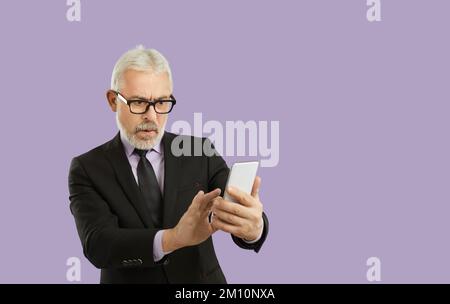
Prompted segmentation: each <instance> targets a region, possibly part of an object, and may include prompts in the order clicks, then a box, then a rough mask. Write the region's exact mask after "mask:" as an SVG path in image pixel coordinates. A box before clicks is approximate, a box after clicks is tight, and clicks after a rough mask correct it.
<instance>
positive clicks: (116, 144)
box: [106, 133, 153, 228]
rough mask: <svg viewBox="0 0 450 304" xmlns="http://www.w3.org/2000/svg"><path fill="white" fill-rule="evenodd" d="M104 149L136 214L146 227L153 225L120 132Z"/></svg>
mask: <svg viewBox="0 0 450 304" xmlns="http://www.w3.org/2000/svg"><path fill="white" fill-rule="evenodd" d="M106 150H107V151H106V157H107V158H108V160H109V161H110V162H111V165H112V167H113V168H114V171H115V173H116V177H117V180H118V181H119V183H120V185H121V186H122V188H123V191H124V192H125V194H126V195H127V197H128V199H129V200H130V201H131V203H132V204H133V206H134V208H135V209H136V212H137V214H138V215H139V217H140V218H141V220H142V222H143V223H144V225H145V226H146V227H147V228H150V227H153V223H152V220H151V218H150V215H149V211H148V209H147V208H146V206H145V203H144V198H143V197H142V194H141V192H140V190H139V187H138V185H137V183H136V180H135V178H134V175H133V171H131V166H130V163H129V162H128V159H127V156H126V155H125V150H124V147H123V144H122V141H121V140H120V133H118V134H117V135H116V137H114V139H113V140H112V141H110V144H109V145H108V146H107V148H106Z"/></svg>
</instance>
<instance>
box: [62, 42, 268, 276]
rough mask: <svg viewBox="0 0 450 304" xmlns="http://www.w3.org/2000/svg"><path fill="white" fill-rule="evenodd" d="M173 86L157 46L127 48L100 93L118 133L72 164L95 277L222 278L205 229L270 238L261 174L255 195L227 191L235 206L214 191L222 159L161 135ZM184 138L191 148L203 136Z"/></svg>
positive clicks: (252, 242) (75, 206)
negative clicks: (187, 150) (178, 150)
mask: <svg viewBox="0 0 450 304" xmlns="http://www.w3.org/2000/svg"><path fill="white" fill-rule="evenodd" d="M172 91H173V84H172V76H171V71H170V67H169V64H168V62H167V60H166V59H165V58H164V57H163V56H162V55H161V54H160V53H159V52H158V51H156V50H153V49H144V48H143V47H142V46H140V47H137V48H136V49H133V50H130V51H128V52H126V53H125V54H124V55H123V56H122V57H121V58H120V59H119V60H118V62H117V63H116V65H115V67H114V70H113V73H112V79H111V89H110V90H108V91H107V93H106V97H107V100H108V104H109V106H110V108H111V110H112V111H113V112H115V113H116V122H117V127H118V129H119V132H118V134H117V135H116V136H115V137H114V138H113V139H112V140H111V141H109V142H107V143H105V144H103V145H101V146H99V147H97V148H95V149H93V150H91V151H89V152H87V153H85V154H82V155H80V156H78V157H75V158H74V159H73V160H72V163H71V166H70V173H69V191H70V202H71V203H70V209H71V212H72V214H73V216H74V218H75V222H76V226H77V230H78V234H79V237H80V240H81V243H82V246H83V252H84V254H85V256H86V257H87V258H88V259H89V261H90V262H91V263H92V264H94V265H95V266H96V267H97V268H100V269H101V278H100V282H101V283H226V280H225V277H224V274H223V272H222V270H221V268H220V265H219V262H218V260H217V257H216V254H215V251H214V246H213V242H212V238H211V235H212V234H213V233H214V232H216V231H217V230H222V231H225V232H227V233H230V234H231V236H232V239H233V241H234V242H235V243H236V244H237V245H238V246H240V247H242V248H244V249H251V250H254V251H256V252H258V251H259V249H260V248H261V246H262V244H263V242H264V240H265V239H266V236H267V233H268V228H269V227H268V220H267V217H266V215H265V214H264V213H263V205H262V203H261V201H260V199H259V196H258V190H259V187H260V178H259V177H257V178H256V179H255V182H254V185H253V190H252V193H251V195H249V194H246V193H244V192H241V191H239V189H226V191H228V193H229V194H230V195H231V196H232V197H233V198H234V199H235V200H236V201H238V202H240V204H236V203H232V202H229V201H226V200H224V199H223V198H222V197H221V196H220V194H221V193H222V194H223V192H224V191H225V189H224V187H225V183H226V180H227V176H228V173H229V169H228V167H227V165H226V163H225V161H224V160H223V159H222V157H220V156H218V154H217V153H213V154H210V153H202V155H201V156H186V155H181V156H175V155H174V153H172V151H171V147H172V145H171V143H172V142H173V140H174V139H175V138H176V135H175V134H172V133H169V132H166V131H165V126H166V123H167V118H168V114H169V113H170V112H171V111H172V110H173V108H174V106H175V104H176V99H175V97H174V96H173V95H172ZM186 141H192V145H191V146H192V147H194V146H195V144H196V143H197V144H198V143H200V144H202V146H203V144H205V141H207V139H204V138H195V137H191V136H185V138H183V140H182V141H181V142H182V143H183V142H186ZM199 141H200V142H199ZM206 144H208V142H206ZM206 146H207V145H206ZM214 152H215V151H214ZM190 155H193V154H192V153H191V154H190ZM211 155H212V156H211ZM211 212H212V213H213V214H214V216H212V217H210V213H211Z"/></svg>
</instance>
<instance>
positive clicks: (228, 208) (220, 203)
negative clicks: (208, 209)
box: [212, 197, 252, 219]
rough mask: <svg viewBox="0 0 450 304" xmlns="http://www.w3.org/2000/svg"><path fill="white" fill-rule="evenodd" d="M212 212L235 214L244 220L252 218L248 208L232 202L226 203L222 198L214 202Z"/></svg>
mask: <svg viewBox="0 0 450 304" xmlns="http://www.w3.org/2000/svg"><path fill="white" fill-rule="evenodd" d="M212 210H213V212H216V211H217V210H222V211H224V212H228V213H231V214H234V215H236V216H238V217H241V218H244V219H249V218H251V215H252V213H251V211H250V210H249V209H248V207H245V206H242V205H240V204H236V203H233V202H230V201H226V200H224V199H223V198H221V197H219V198H217V199H215V200H214V202H213V205H212Z"/></svg>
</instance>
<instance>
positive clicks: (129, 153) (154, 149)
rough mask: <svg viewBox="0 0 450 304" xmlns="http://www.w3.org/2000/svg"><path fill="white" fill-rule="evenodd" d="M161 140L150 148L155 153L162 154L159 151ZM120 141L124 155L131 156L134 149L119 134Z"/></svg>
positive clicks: (123, 136)
mask: <svg viewBox="0 0 450 304" xmlns="http://www.w3.org/2000/svg"><path fill="white" fill-rule="evenodd" d="M161 139H162V138H161ZM161 139H160V140H159V141H158V142H157V143H156V144H155V146H154V147H153V148H152V150H153V151H155V152H156V153H158V154H161V152H162V151H161ZM120 140H121V141H122V144H123V146H124V148H125V153H126V155H127V157H130V156H131V154H133V152H134V149H135V148H134V147H133V146H132V145H131V144H130V142H129V141H128V139H127V138H126V137H125V135H123V134H122V132H120Z"/></svg>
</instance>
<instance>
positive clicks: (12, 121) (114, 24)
mask: <svg viewBox="0 0 450 304" xmlns="http://www.w3.org/2000/svg"><path fill="white" fill-rule="evenodd" d="M81 3H82V20H81V23H76V22H74V23H69V22H68V21H67V20H66V16H65V15H66V10H67V6H66V1H64V0H61V1H43V0H41V1H31V0H28V1H24V0H21V1H12V0H9V1H2V4H1V11H2V18H0V32H1V37H2V38H1V40H2V41H1V56H0V67H1V80H2V81H1V83H2V88H1V92H2V106H1V109H2V111H1V115H2V119H1V120H0V124H1V129H2V139H3V141H2V145H1V146H2V149H1V158H0V162H1V163H0V165H1V173H0V178H1V182H2V187H1V189H2V190H1V192H2V199H1V207H0V208H1V210H0V242H1V243H0V244H1V249H0V283H33V282H36V283H52V282H54V283H65V282H67V281H66V275H65V274H66V270H67V266H66V265H65V263H66V260H67V258H68V257H71V256H77V257H80V258H81V257H82V256H83V254H82V250H81V244H80V242H79V239H78V235H77V234H76V230H75V224H74V220H73V218H72V215H71V214H70V212H69V201H68V188H67V175H68V168H69V163H70V160H71V158H72V157H73V156H75V155H78V154H81V153H83V152H86V151H87V150H89V149H91V148H93V147H95V146H97V145H99V144H101V143H103V142H105V141H107V140H109V139H110V138H112V137H113V136H114V135H115V133H116V126H115V121H114V115H113V113H112V112H111V111H110V110H109V108H108V106H107V103H106V99H105V91H106V89H108V87H109V81H110V76H111V71H112V68H113V65H114V63H115V61H116V60H117V59H118V57H119V56H120V55H121V54H122V53H123V52H125V51H126V50H127V49H129V48H132V47H134V46H136V45H137V44H141V43H142V44H144V45H145V46H147V47H153V48H156V49H158V50H160V51H161V52H162V53H163V54H165V56H166V57H167V58H168V60H169V62H170V63H171V66H172V71H173V75H174V84H175V90H174V95H175V96H177V99H178V100H179V104H177V107H176V110H175V111H174V113H173V114H171V117H170V118H169V119H170V121H171V122H173V121H175V120H187V121H189V122H191V123H193V112H202V113H203V120H204V121H206V120H220V121H222V122H224V121H226V120H243V121H248V120H255V121H261V120H267V121H270V120H277V121H280V162H279V165H278V166H277V167H275V168H261V169H260V171H259V172H260V175H261V176H262V179H263V185H262V189H261V198H262V201H263V203H264V206H265V210H266V212H267V214H268V215H269V219H270V223H271V228H270V229H271V230H270V235H269V238H268V240H267V242H266V243H265V245H264V247H263V249H262V250H261V252H260V253H259V254H254V253H252V252H249V251H244V250H241V249H239V248H238V247H236V246H235V245H234V244H233V243H232V241H231V238H229V236H228V235H225V234H224V233H218V234H216V235H215V237H214V238H215V244H216V251H217V254H218V257H219V260H220V262H221V265H222V268H223V270H224V272H225V275H226V276H227V278H228V281H229V282H230V283H247V282H255V283H306V282H307V283H316V282H318V283H331V282H334V283H347V282H357V283H364V282H367V280H366V270H367V266H366V265H365V264H366V260H367V258H369V257H371V256H376V257H379V258H380V259H381V269H382V270H381V278H382V281H383V282H387V283H398V282H405V283H407V282H447V283H448V282H450V260H449V257H450V245H449V237H448V236H449V230H450V222H449V220H448V215H449V211H450V208H449V198H450V194H449V179H450V174H449V172H450V170H449V169H450V161H449V155H450V151H449V150H450V145H449V142H448V130H449V127H450V120H449V119H448V113H449V109H450V106H449V89H448V88H449V85H448V82H449V76H450V75H449V71H450V65H449V60H448V55H449V54H450V50H449V38H448V29H449V28H450V20H449V18H448V14H449V11H450V2H449V1H447V0H434V1H425V0H422V1H407V0H397V1H391V0H382V18H383V21H382V22H378V23H376V22H375V23H369V22H368V21H367V20H366V10H367V6H366V4H365V3H366V1H365V0H359V1H335V0H327V1H318V0H308V1H287V0H285V1H260V0H258V1H256V0H251V1H250V0H248V1H237V0H233V1H230V0H228V1H214V3H212V2H211V1H207V0H202V1H199V0H195V1H194V0H190V1H143V0H142V1H106V0H101V1H100V0H97V1H86V0H82V1H81ZM169 125H170V122H169ZM235 160H237V159H235V158H227V161H229V162H232V161H235ZM98 280H99V271H98V270H97V269H95V268H94V267H93V266H92V265H90V263H89V262H88V261H87V260H86V259H85V258H84V257H83V258H82V283H97V282H98Z"/></svg>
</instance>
